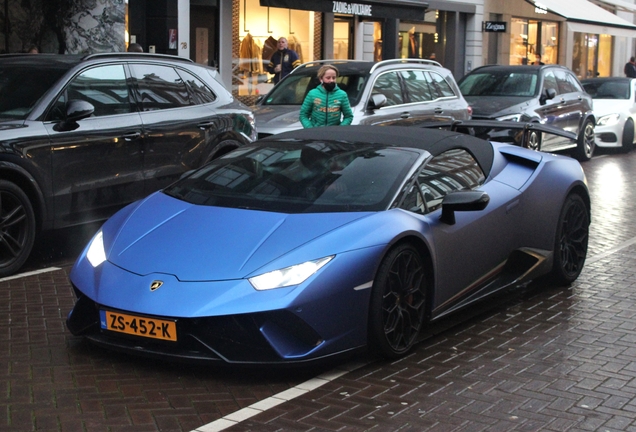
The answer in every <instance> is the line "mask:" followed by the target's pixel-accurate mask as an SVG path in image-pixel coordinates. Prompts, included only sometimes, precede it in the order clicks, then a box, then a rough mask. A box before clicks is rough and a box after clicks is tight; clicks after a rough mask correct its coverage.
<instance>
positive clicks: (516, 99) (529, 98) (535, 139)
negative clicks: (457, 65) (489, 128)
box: [459, 65, 596, 161]
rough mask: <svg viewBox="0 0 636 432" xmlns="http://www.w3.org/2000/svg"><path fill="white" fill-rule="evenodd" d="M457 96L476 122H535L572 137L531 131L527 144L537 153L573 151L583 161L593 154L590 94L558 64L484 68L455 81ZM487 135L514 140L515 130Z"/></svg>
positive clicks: (567, 70)
mask: <svg viewBox="0 0 636 432" xmlns="http://www.w3.org/2000/svg"><path fill="white" fill-rule="evenodd" d="M459 88H460V89H461V91H462V94H463V95H464V97H465V98H466V100H467V101H468V103H469V104H470V105H471V107H472V108H473V116H472V118H473V119H476V120H514V121H519V122H536V123H542V124H545V125H549V126H555V127H558V128H561V129H564V130H566V131H570V132H574V133H575V134H576V135H577V137H578V139H577V140H576V141H574V142H573V141H571V140H569V139H567V138H564V137H559V136H556V135H548V134H541V133H539V132H535V133H533V134H531V136H530V137H529V139H528V142H527V147H529V148H531V149H534V150H542V151H549V152H553V151H559V150H570V149H572V150H574V156H575V157H576V158H577V159H579V160H582V161H585V160H589V159H590V158H591V157H592V155H593V154H594V147H595V141H594V125H595V123H596V121H595V117H594V114H593V112H592V97H591V96H590V95H589V94H587V93H586V92H585V90H584V89H583V86H582V85H581V83H580V82H579V80H578V79H577V78H576V76H575V75H574V74H573V73H572V71H570V70H569V69H568V68H566V67H563V66H559V65H543V66H494V65H493V66H483V67H480V68H477V69H475V70H473V71H472V72H471V73H469V74H468V75H465V76H464V77H463V78H462V79H461V81H460V82H459ZM490 138H492V139H497V140H502V141H512V142H517V143H518V139H517V133H516V132H515V131H508V132H506V133H503V134H501V133H497V134H493V135H491V137H490Z"/></svg>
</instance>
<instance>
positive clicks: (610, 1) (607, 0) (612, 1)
mask: <svg viewBox="0 0 636 432" xmlns="http://www.w3.org/2000/svg"><path fill="white" fill-rule="evenodd" d="M592 3H594V4H598V5H603V4H605V5H608V6H614V7H616V9H617V10H620V11H625V12H632V13H633V12H636V4H634V3H631V2H628V1H625V0H593V1H592Z"/></svg>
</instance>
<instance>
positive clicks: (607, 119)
mask: <svg viewBox="0 0 636 432" xmlns="http://www.w3.org/2000/svg"><path fill="white" fill-rule="evenodd" d="M620 118H621V115H620V114H608V115H604V116H603V117H601V118H599V119H598V121H597V122H596V126H614V125H615V124H616V123H618V121H619V120H620Z"/></svg>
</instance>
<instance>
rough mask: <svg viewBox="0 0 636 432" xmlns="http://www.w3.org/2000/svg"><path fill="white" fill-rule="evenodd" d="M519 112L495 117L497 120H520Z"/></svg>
mask: <svg viewBox="0 0 636 432" xmlns="http://www.w3.org/2000/svg"><path fill="white" fill-rule="evenodd" d="M521 115H522V114H521V113H517V114H511V115H505V116H502V117H497V120H500V121H516V122H518V121H519V120H521Z"/></svg>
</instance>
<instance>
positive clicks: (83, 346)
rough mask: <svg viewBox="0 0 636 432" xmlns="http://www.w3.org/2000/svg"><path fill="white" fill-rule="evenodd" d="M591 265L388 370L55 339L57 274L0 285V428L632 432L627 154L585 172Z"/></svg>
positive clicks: (635, 371)
mask: <svg viewBox="0 0 636 432" xmlns="http://www.w3.org/2000/svg"><path fill="white" fill-rule="evenodd" d="M584 169H585V171H586V174H587V175H588V180H589V183H590V189H591V193H592V199H593V221H592V232H591V238H590V249H589V255H588V257H589V259H588V262H587V264H586V267H585V269H584V271H583V273H582V275H581V277H580V278H579V279H578V280H577V282H576V283H575V284H573V285H572V286H570V287H567V288H555V287H550V286H547V285H539V284H536V285H535V286H533V287H532V288H531V289H529V290H527V291H526V292H524V293H522V294H518V295H515V296H514V297H512V298H508V299H504V300H505V301H504V302H503V303H501V304H499V305H498V306H495V307H494V308H491V309H490V310H488V311H485V312H482V313H481V314H479V315H478V316H475V317H473V318H471V319H469V320H467V321H465V322H464V323H461V324H459V325H457V326H455V327H453V328H451V329H450V330H447V331H445V332H443V333H441V334H440V335H438V336H436V337H433V338H431V339H428V340H426V341H424V342H423V343H421V344H419V345H418V346H417V347H416V349H415V350H414V351H413V353H412V354H410V355H409V356H407V357H406V358H403V359H401V360H399V361H396V362H387V361H382V360H378V359H373V358H366V357H361V358H356V359H354V360H352V361H350V362H344V363H343V364H339V365H336V366H333V365H332V366H327V367H323V368H317V367H313V368H310V369H298V370H270V369H269V368H262V369H233V368H226V369H216V368H214V369H213V368H209V367H202V366H197V367H192V366H183V365H176V364H166V363H163V362H159V361H156V360H147V359H138V358H132V357H129V356H126V355H121V354H115V353H111V352H107V351H103V350H101V349H98V348H95V347H93V346H91V345H90V344H88V343H85V342H84V341H83V340H82V339H80V338H76V337H74V336H72V335H70V333H69V332H68V331H67V330H66V328H65V326H64V319H65V316H66V314H67V313H68V311H69V310H70V308H71V306H72V304H73V297H72V292H71V288H70V285H69V283H68V279H67V276H68V275H67V273H68V271H69V270H70V269H69V268H68V267H64V268H62V269H60V270H57V271H52V272H47V273H42V274H36V275H32V276H28V277H21V278H16V279H11V280H5V281H0V338H2V340H3V342H4V343H2V346H1V347H0V367H2V368H4V369H5V370H6V375H5V376H2V377H1V378H0V380H2V382H1V385H2V388H4V389H5V395H4V397H3V398H2V399H0V404H1V405H2V409H1V410H0V430H8V431H31V430H39V431H65V432H66V431H113V432H115V431H142V432H143V431H165V432H167V431H191V430H197V431H201V432H205V431H208V432H209V431H213V430H221V429H223V428H224V427H226V426H230V427H229V428H228V429H226V430H229V431H234V432H236V431H333V430H346V431H367V430H374V431H385V430H391V431H398V430H399V431H422V430H430V431H481V430H484V431H497V430H501V431H512V430H518V431H536V430H546V431H567V430H571V431H588V430H589V431H592V430H601V431H632V430H633V431H636V420H635V419H636V362H634V359H635V358H636V276H635V275H634V272H635V271H636V270H635V269H636V265H635V264H636V222H634V219H635V218H634V217H633V204H632V203H633V201H634V198H635V197H636V193H635V192H632V191H636V188H635V187H634V186H635V184H636V180H634V177H636V176H632V175H631V173H632V172H636V152H633V153H631V154H627V155H621V154H613V153H608V154H605V155H602V156H600V157H595V158H594V159H593V160H592V161H590V162H588V163H586V164H584Z"/></svg>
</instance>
